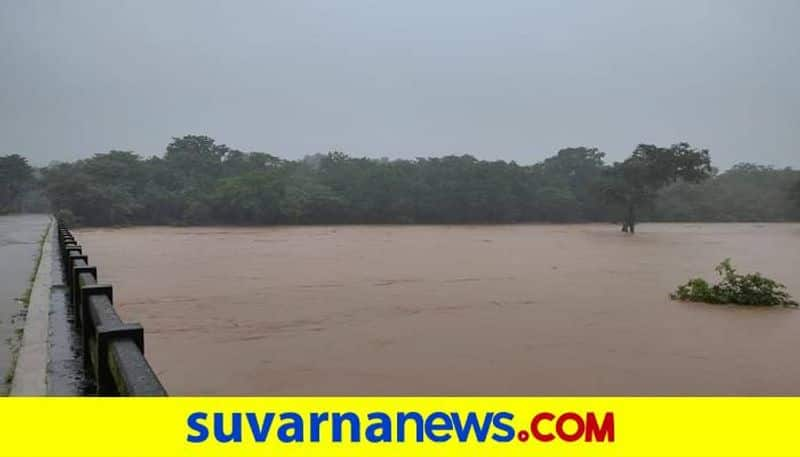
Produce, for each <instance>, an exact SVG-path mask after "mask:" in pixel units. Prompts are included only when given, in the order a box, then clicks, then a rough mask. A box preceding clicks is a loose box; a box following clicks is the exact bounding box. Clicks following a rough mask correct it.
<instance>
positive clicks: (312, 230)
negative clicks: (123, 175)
mask: <svg viewBox="0 0 800 457" xmlns="http://www.w3.org/2000/svg"><path fill="white" fill-rule="evenodd" d="M77 236H78V237H79V239H80V241H81V242H82V244H83V245H84V246H85V248H86V251H87V253H88V254H89V258H90V260H91V261H92V263H93V264H95V265H97V266H98V267H99V271H100V276H101V282H111V283H113V284H114V294H115V299H116V300H115V301H116V303H117V305H116V306H117V307H118V309H119V311H120V314H121V315H122V316H123V318H124V319H127V320H134V321H140V322H141V323H142V324H143V325H144V326H145V329H146V349H147V357H148V359H149V360H150V361H151V363H152V364H153V366H154V368H155V369H156V371H157V372H158V374H159V376H160V377H161V379H162V381H163V382H164V383H165V385H166V387H167V389H168V390H169V391H170V393H171V394H173V395H180V394H185V395H188V394H197V395H205V394H262V395H264V394H275V395H284V394H432V395H436V394H515V395H516V394H519V395H550V394H564V395H571V394H580V395H591V394H594V395H606V394H608V395H612V394H613V395H617V394H619V395H635V394H666V395H670V394H695V395H700V394H793V395H797V394H800V357H799V356H798V348H800V311H796V310H790V309H766V308H743V307H734V306H715V305H705V304H693V303H681V302H674V301H670V300H669V298H668V294H669V292H670V291H671V290H673V289H674V288H675V287H676V286H677V285H678V284H680V283H683V282H685V281H686V280H687V279H688V278H689V277H691V276H698V275H699V276H703V277H706V278H707V279H714V273H713V267H714V266H715V265H716V264H718V263H719V262H720V261H721V260H723V259H724V258H726V257H731V258H732V259H733V262H734V264H735V265H736V266H737V267H738V268H739V269H740V270H741V271H760V272H762V273H764V274H766V275H768V276H770V277H773V278H775V279H777V280H779V281H781V282H783V283H785V284H786V285H787V286H788V288H789V290H790V292H792V293H793V295H794V296H795V297H797V296H800V274H798V272H799V270H800V224H643V225H642V226H641V228H640V230H639V233H637V234H636V235H634V236H629V235H625V234H622V233H620V232H619V231H618V229H617V228H616V227H614V226H611V225H512V226H337V227H273V228H228V227H201V228H165V227H144V228H129V229H99V230H81V231H79V232H77Z"/></svg>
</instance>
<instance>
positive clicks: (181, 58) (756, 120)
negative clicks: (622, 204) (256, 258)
mask: <svg viewBox="0 0 800 457" xmlns="http://www.w3.org/2000/svg"><path fill="white" fill-rule="evenodd" d="M798 83H800V1H794V0H786V1H777V0H776V1H749V2H744V1H716V2H701V1H683V2H682V1H662V2H645V1H637V0H630V1H613V2H612V1H585V2H573V1H551V2H544V1H528V0H520V1H505V2H500V1H498V2H491V1H480V2H467V1H450V2H434V1H409V0H404V1H394V2H389V1H374V2H367V1H363V2H357V1H341V0H340V1H323V0H320V1H297V0H292V1H289V0H287V1H254V2H243V1H228V2H208V1H204V2H200V1H185V2H171V1H160V2H155V1H130V2H119V1H102V2H101V1H98V2H81V1H69V2H67V1H23V0H19V1H11V0H0V154H7V153H20V154H23V155H25V156H27V157H29V158H30V159H31V160H32V162H33V163H35V164H37V165H42V164H46V163H48V162H49V161H51V160H71V159H75V158H80V157H87V156H90V155H91V154H94V153H96V152H105V151H107V150H109V149H131V150H135V151H137V152H139V153H141V154H143V155H151V154H161V153H162V152H163V150H164V147H165V145H166V144H167V143H168V142H169V140H170V137H172V136H180V135H184V134H189V133H198V134H200V133H202V134H207V135H210V136H212V137H214V138H216V139H217V140H218V141H219V142H222V143H226V144H228V145H229V146H232V147H236V148H239V149H242V150H246V151H251V150H257V151H264V152H271V153H275V154H278V155H280V156H283V157H287V158H299V157H302V156H303V155H305V154H309V153H314V152H326V151H328V150H329V149H331V148H334V147H335V148H339V149H342V150H344V151H347V152H348V153H351V154H353V155H359V156H360V155H366V156H371V157H382V156H386V157H392V158H396V157H408V158H411V157H416V156H428V155H444V154H450V153H456V154H462V153H469V154H474V155H475V156H477V157H480V158H486V159H496V158H499V159H506V160H516V161H518V162H520V163H526V164H527V163H533V162H536V161H539V160H541V159H542V158H544V157H546V156H548V155H551V154H552V153H553V152H554V151H556V150H557V149H559V148H561V147H565V146H578V145H586V146H597V147H599V148H600V149H601V150H603V151H606V152H607V153H608V154H609V157H610V158H611V159H621V158H622V157H624V156H625V155H626V154H627V153H629V152H630V151H631V150H632V148H633V147H634V146H635V145H636V144H637V143H640V142H646V143H656V144H670V143H673V142H677V141H680V140H686V141H689V142H690V143H692V144H694V145H697V146H702V147H707V148H709V149H711V153H712V159H713V160H714V162H715V164H716V165H717V166H719V167H721V168H727V167H728V166H730V165H731V164H733V163H735V162H739V161H756V162H759V163H765V164H773V165H776V166H794V167H800V144H799V143H800V88H799V87H798Z"/></svg>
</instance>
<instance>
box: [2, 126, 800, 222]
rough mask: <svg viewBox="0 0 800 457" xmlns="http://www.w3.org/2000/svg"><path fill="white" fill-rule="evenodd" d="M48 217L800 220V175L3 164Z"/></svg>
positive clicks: (392, 165) (564, 163)
mask: <svg viewBox="0 0 800 457" xmlns="http://www.w3.org/2000/svg"><path fill="white" fill-rule="evenodd" d="M43 208H44V209H47V210H52V211H53V212H55V213H57V214H58V215H59V217H61V218H62V219H64V220H66V221H68V222H70V223H72V224H80V225H92V226H114V225H132V224H137V225H140V224H156V225H158V224H190V225H196V224H241V225H245V224H248V225H250V224H252V225H260V224H362V223H367V224H372V223H375V224H379V223H399V224H411V223H435V224H443V223H446V224H463V223H513V222H619V223H620V224H621V225H622V227H623V229H624V230H626V231H633V230H634V227H635V224H636V222H637V221H639V220H649V221H724V222H729V221H788V220H800V171H798V170H792V169H789V168H787V169H774V168H770V167H765V166H760V165H754V164H739V165H736V166H734V167H733V168H731V169H730V170H727V171H725V172H723V173H720V172H718V171H717V170H715V169H713V168H712V167H711V160H710V156H709V152H708V151H706V150H701V149H697V148H693V147H692V146H690V145H688V144H686V143H677V144H674V145H671V146H667V147H659V146H655V145H646V144H642V145H639V146H637V147H636V148H635V149H634V151H633V152H632V153H631V155H630V157H628V158H627V159H626V160H624V161H622V162H615V163H607V162H606V160H605V154H604V153H603V152H600V151H599V150H598V149H596V148H587V147H575V148H565V149H562V150H560V151H558V152H557V153H556V154H555V155H553V156H552V157H549V158H547V159H545V160H543V161H542V162H539V163H536V164H533V165H519V164H517V163H515V162H513V161H512V162H506V161H500V160H498V161H485V160H478V159H476V158H475V157H472V156H469V155H461V156H455V155H451V156H445V157H437V158H417V159H414V160H387V159H369V158H357V157H350V156H348V155H346V154H344V153H342V152H338V151H333V152H329V153H328V154H315V155H310V156H307V157H305V158H304V159H302V160H285V159H281V158H279V157H277V156H274V155H271V154H266V153H261V152H242V151H239V150H237V149H233V148H230V147H228V146H226V145H224V144H218V143H217V142H216V141H215V140H214V139H212V138H209V137H207V136H196V135H188V136H184V137H181V138H174V139H173V141H172V142H171V143H170V144H169V145H167V148H166V152H165V154H164V155H163V157H160V156H153V157H148V158H145V157H142V156H139V155H137V154H135V153H134V152H131V151H110V152H108V153H104V154H96V155H95V156H93V157H91V158H88V159H83V160H78V161H75V162H70V163H54V164H51V165H49V166H47V167H44V168H41V169H34V168H32V167H30V166H29V165H28V163H27V161H26V160H25V159H24V158H23V157H20V156H18V155H10V156H5V157H0V212H11V211H20V210H26V209H38V210H42V209H43Z"/></svg>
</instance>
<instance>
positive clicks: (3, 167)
mask: <svg viewBox="0 0 800 457" xmlns="http://www.w3.org/2000/svg"><path fill="white" fill-rule="evenodd" d="M33 181H34V179H33V168H31V166H30V165H28V161H27V159H25V158H24V157H22V156H20V155H17V154H11V155H7V156H2V157H0V214H3V213H5V212H11V211H18V210H19V206H18V203H19V199H20V197H22V195H23V193H25V191H26V190H28V189H29V188H30V186H31V185H32V183H33Z"/></svg>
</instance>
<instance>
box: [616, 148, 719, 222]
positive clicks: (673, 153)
mask: <svg viewBox="0 0 800 457" xmlns="http://www.w3.org/2000/svg"><path fill="white" fill-rule="evenodd" d="M711 174H712V168H711V159H710V157H709V155H708V150H706V149H695V148H692V147H691V146H690V145H689V144H688V143H678V144H674V145H672V146H670V147H669V148H660V147H658V146H654V145H651V144H640V145H639V146H637V147H636V149H635V150H634V151H633V153H632V154H631V156H630V157H629V158H628V159H626V160H625V161H624V162H622V163H619V162H617V163H615V164H614V166H613V167H612V168H611V169H610V170H609V174H608V177H609V178H610V179H609V180H608V183H607V184H606V187H605V192H604V194H605V196H606V199H607V201H608V202H609V203H611V204H612V205H614V206H615V207H616V208H617V209H618V210H619V209H621V210H622V212H623V214H622V215H621V217H622V219H623V222H622V231H623V232H630V233H634V231H635V226H636V222H637V217H636V211H637V209H640V208H642V207H643V206H646V205H650V204H652V203H653V201H654V200H655V198H656V197H657V192H658V191H659V190H660V189H662V188H663V187H665V186H666V185H667V184H670V183H674V182H677V181H678V180H683V181H686V182H700V181H702V180H704V179H707V178H709V177H710V176H711Z"/></svg>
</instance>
